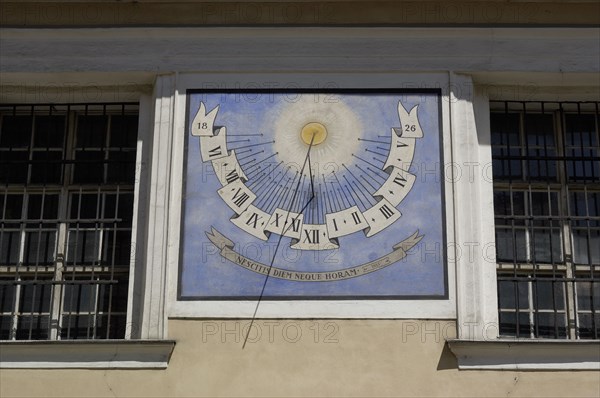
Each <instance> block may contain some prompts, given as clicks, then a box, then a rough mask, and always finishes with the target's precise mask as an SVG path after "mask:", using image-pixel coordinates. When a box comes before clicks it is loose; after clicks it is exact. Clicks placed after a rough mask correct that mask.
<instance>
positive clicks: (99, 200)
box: [86, 187, 105, 339]
mask: <svg viewBox="0 0 600 398" xmlns="http://www.w3.org/2000/svg"><path fill="white" fill-rule="evenodd" d="M104 198H105V195H103V194H102V192H101V191H100V187H98V188H97V189H96V217H95V219H96V221H95V222H94V248H93V250H92V253H93V254H94V257H93V258H92V264H91V273H90V288H91V292H90V299H89V303H88V305H89V309H90V310H89V311H90V314H89V315H88V325H87V338H88V339H89V338H90V323H91V327H92V336H93V338H95V337H96V325H97V312H98V308H97V306H94V305H93V304H94V301H93V299H94V297H95V295H96V294H95V293H94V289H95V288H97V287H98V285H97V284H96V287H94V280H95V279H97V278H96V275H95V273H96V272H95V270H96V267H99V268H101V267H102V261H101V259H102V241H103V236H104V234H103V228H104V223H103V222H102V217H103V216H104V206H105V203H104ZM98 220H101V221H100V222H99V221H98ZM86 235H87V234H86ZM93 293H94V294H93ZM96 304H97V302H96Z"/></svg>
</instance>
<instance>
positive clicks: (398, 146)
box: [396, 140, 408, 148]
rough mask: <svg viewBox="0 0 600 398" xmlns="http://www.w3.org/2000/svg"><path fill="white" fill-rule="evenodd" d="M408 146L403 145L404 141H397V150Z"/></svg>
mask: <svg viewBox="0 0 600 398" xmlns="http://www.w3.org/2000/svg"><path fill="white" fill-rule="evenodd" d="M405 146H408V144H405V143H403V142H402V141H400V140H398V141H396V148H402V147H405Z"/></svg>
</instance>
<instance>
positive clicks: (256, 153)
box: [238, 149, 265, 161]
mask: <svg viewBox="0 0 600 398" xmlns="http://www.w3.org/2000/svg"><path fill="white" fill-rule="evenodd" d="M264 152H265V150H264V149H263V150H262V151H260V152H255V153H251V154H250V155H246V156H244V157H240V158H238V161H240V160H244V159H247V158H249V157H250V156H254V155H258V154H259V153H264Z"/></svg>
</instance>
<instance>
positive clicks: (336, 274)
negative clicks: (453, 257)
mask: <svg viewBox="0 0 600 398" xmlns="http://www.w3.org/2000/svg"><path fill="white" fill-rule="evenodd" d="M439 108H440V104H439V93H436V92H422V93H415V94H412V93H410V94H409V93H404V92H393V91H386V92H371V91H369V92H366V91H364V92H363V91H360V90H347V91H344V90H340V91H335V92H317V91H310V90H305V91H303V90H298V91H281V92H277V91H222V92H218V91H209V92H207V91H197V92H194V91H192V92H190V93H188V131H187V132H186V134H187V154H186V156H187V159H186V168H187V170H186V190H185V195H184V209H185V210H184V214H183V227H182V232H183V235H182V236H183V239H184V245H183V249H182V267H181V272H182V274H181V277H180V297H183V298H186V297H187V298H188V299H195V298H197V299H248V298H253V297H254V298H256V297H258V296H259V295H260V296H261V297H262V296H263V295H264V297H266V298H268V299H278V298H279V299H296V298H298V299H300V298H302V299H326V298H348V299H351V298H361V297H363V298H402V297H405V298H410V297H418V296H423V297H434V296H439V297H443V296H445V294H446V285H445V283H446V282H445V279H446V273H445V266H444V261H443V260H442V259H443V258H444V256H443V250H444V248H445V247H444V242H443V230H442V228H443V211H442V181H441V177H440V175H441V170H440V165H441V161H440V160H441V159H440V152H441V151H440V135H441V134H440V125H439ZM415 161H417V162H418V163H417V164H416V163H415ZM436 167H437V169H436ZM424 171H425V172H426V173H425V174H423V172H424ZM424 243H425V244H426V245H425V248H426V250H429V251H432V250H437V251H438V253H437V254H436V255H432V254H431V253H429V255H425V257H424V256H423V253H422V251H421V250H420V249H421V248H423V247H422V246H423V244H424ZM425 254H427V253H425ZM265 278H268V279H269V282H268V284H264V281H265ZM261 287H263V288H261Z"/></svg>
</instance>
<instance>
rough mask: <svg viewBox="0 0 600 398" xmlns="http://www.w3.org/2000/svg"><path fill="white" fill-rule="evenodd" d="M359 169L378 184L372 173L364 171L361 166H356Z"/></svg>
mask: <svg viewBox="0 0 600 398" xmlns="http://www.w3.org/2000/svg"><path fill="white" fill-rule="evenodd" d="M355 166H356V168H357V169H359V170H360V171H362V172H363V173H364V174H366V175H367V176H368V177H369V178H372V179H373V181H375V182H377V180H376V179H375V178H374V177H373V176H372V175H371V173H369V172H367V171H366V170H363V168H362V167H360V166H359V165H355Z"/></svg>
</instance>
